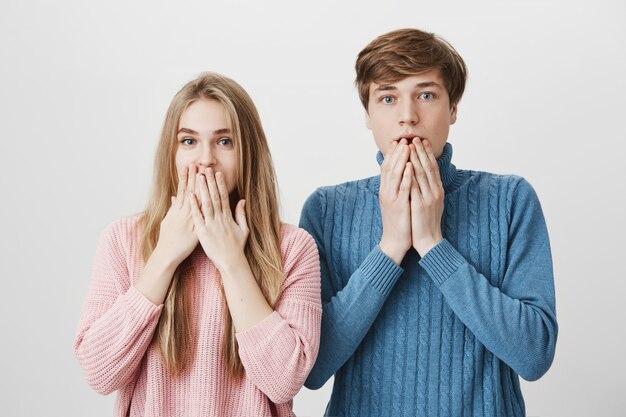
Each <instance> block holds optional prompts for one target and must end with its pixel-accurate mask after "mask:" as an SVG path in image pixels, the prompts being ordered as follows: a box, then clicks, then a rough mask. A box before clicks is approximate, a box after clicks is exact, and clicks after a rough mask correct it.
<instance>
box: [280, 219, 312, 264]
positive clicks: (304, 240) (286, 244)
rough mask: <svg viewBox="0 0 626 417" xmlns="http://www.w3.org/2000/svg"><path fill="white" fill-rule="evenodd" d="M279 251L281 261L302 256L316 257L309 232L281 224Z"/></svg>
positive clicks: (291, 225) (287, 224)
mask: <svg viewBox="0 0 626 417" xmlns="http://www.w3.org/2000/svg"><path fill="white" fill-rule="evenodd" d="M280 251H281V254H282V256H283V260H285V261H289V260H291V259H294V258H301V257H302V256H305V257H306V256H308V255H314V256H317V245H316V244H315V240H314V239H313V237H312V236H311V235H310V234H309V232H307V231H306V230H304V229H303V228H301V227H298V226H295V225H293V224H289V223H283V222H281V224H280Z"/></svg>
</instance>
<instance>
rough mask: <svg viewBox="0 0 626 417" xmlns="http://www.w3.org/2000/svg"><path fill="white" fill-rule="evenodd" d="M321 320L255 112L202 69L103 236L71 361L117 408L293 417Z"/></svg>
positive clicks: (308, 263) (301, 241) (315, 285)
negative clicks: (283, 214)
mask: <svg viewBox="0 0 626 417" xmlns="http://www.w3.org/2000/svg"><path fill="white" fill-rule="evenodd" d="M233 213H234V214H233ZM320 321H321V304H320V266H319V258H318V253H317V248H316V246H315V242H314V241H313V239H312V238H311V236H310V235H309V234H307V233H306V232H305V231H304V230H302V229H299V228H297V227H295V226H291V225H287V224H282V223H281V222H280V220H279V216H278V202H277V191H276V183H275V175H274V170H273V165H272V160H271V156H270V152H269V149H268V146H267V142H266V138H265V134H264V132H263V129H262V127H261V123H260V120H259V116H258V113H257V111H256V108H255V106H254V104H253V103H252V100H251V99H250V97H249V96H248V95H247V93H246V92H245V91H244V90H243V88H242V87H241V86H239V85H238V84H237V83H235V82H234V81H232V80H230V79H228V78H226V77H223V76H220V75H217V74H213V73H206V74H203V75H201V76H200V77H199V78H197V79H196V80H194V81H191V82H189V83H188V84H187V85H185V86H184V87H183V88H182V89H181V90H180V91H179V92H178V94H176V96H175V97H174V99H173V101H172V103H171V104H170V107H169V109H168V111H167V116H166V119H165V124H164V127H163V133H162V135H161V140H160V142H159V145H158V150H157V155H156V163H155V178H154V187H153V192H152V196H151V198H150V201H149V203H148V206H147V208H146V210H145V211H144V212H143V213H141V214H140V215H136V216H134V217H130V218H125V219H122V220H118V221H116V222H114V223H112V224H111V225H109V226H108V227H107V228H106V229H105V231H104V232H103V234H102V236H101V240H100V244H99V247H98V250H97V253H96V257H95V261H94V266H93V275H92V281H91V285H90V288H89V292H88V295H87V298H86V300H85V304H84V308H83V314H82V317H81V320H80V324H79V328H78V334H77V336H76V340H75V343H74V352H75V354H76V357H77V358H78V360H79V362H80V364H81V366H82V367H83V370H84V372H85V374H86V376H87V380H88V381H89V384H90V385H91V386H92V387H93V388H94V389H95V390H96V391H98V392H99V393H102V394H108V393H111V392H113V391H118V397H117V401H116V406H115V415H116V416H159V417H164V416H185V417H191V416H263V415H278V416H285V415H287V416H288V415H293V412H292V398H293V397H294V395H295V394H296V393H297V392H298V390H299V389H300V388H301V386H302V384H303V383H304V380H305V379H306V377H307V375H308V373H309V370H310V369H311V367H312V366H313V364H314V363H315V359H316V356H317V350H318V343H319V332H320Z"/></svg>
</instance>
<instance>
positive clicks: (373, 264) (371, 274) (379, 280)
mask: <svg viewBox="0 0 626 417" xmlns="http://www.w3.org/2000/svg"><path fill="white" fill-rule="evenodd" d="M359 269H360V270H361V273H362V274H363V276H364V277H365V278H366V279H367V280H368V281H369V282H370V283H371V284H372V286H373V287H374V288H376V289H377V290H378V291H380V292H381V294H383V295H384V296H385V297H386V296H388V295H389V293H390V292H391V289H392V288H393V286H394V284H395V283H396V281H397V280H398V278H399V277H400V275H402V272H404V269H402V268H401V267H400V266H398V265H396V263H395V262H394V261H392V260H391V258H389V257H388V256H387V255H385V254H384V253H383V251H381V250H380V248H379V247H378V246H376V247H375V248H374V249H372V251H371V252H370V253H369V255H367V257H366V258H365V259H364V260H363V263H362V264H361V267H360V268H359Z"/></svg>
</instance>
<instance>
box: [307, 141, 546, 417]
mask: <svg viewBox="0 0 626 417" xmlns="http://www.w3.org/2000/svg"><path fill="white" fill-rule="evenodd" d="M377 159H378V162H379V163H382V160H383V158H382V155H381V154H380V153H379V154H378V155H377ZM438 165H439V171H440V173H441V178H442V182H443V184H444V190H445V194H446V196H445V203H444V204H445V207H444V215H443V217H442V231H443V234H444V240H443V241H442V242H441V243H439V244H438V245H437V246H435V247H434V248H433V249H432V250H431V251H430V252H428V253H427V254H426V255H425V256H424V258H420V256H419V255H418V254H417V252H416V251H415V250H413V249H411V250H409V252H408V253H407V255H406V256H405V258H404V260H403V261H402V264H401V265H400V266H397V265H396V264H395V263H394V262H393V261H392V260H391V259H389V258H388V257H387V256H385V255H384V254H383V253H382V252H381V251H380V248H379V247H378V246H377V245H378V242H379V241H380V238H381V236H382V221H381V216H380V206H379V202H378V191H379V187H380V178H379V177H378V176H376V177H371V178H367V179H362V180H358V181H352V182H348V183H344V184H340V185H336V186H329V187H321V188H319V189H318V190H316V191H315V192H314V193H313V194H312V195H311V196H310V197H309V199H308V200H307V201H306V203H305V206H304V208H303V210H302V217H301V220H300V224H301V227H303V228H305V229H306V230H308V231H309V232H310V233H311V235H312V236H313V237H314V239H315V240H316V242H317V245H318V249H319V253H320V262H321V264H320V267H321V272H322V303H323V315H322V327H321V329H322V330H321V340H320V352H319V356H318V359H317V362H316V364H315V366H314V367H313V370H312V371H311V374H310V375H309V377H308V378H307V381H306V383H305V385H306V386H307V387H309V388H313V389H315V388H319V387H320V386H322V385H323V384H324V383H325V382H326V381H327V380H328V379H329V378H330V377H331V376H332V375H334V376H335V382H334V386H333V392H332V396H331V399H330V402H329V404H328V406H327V409H326V414H327V415H329V416H344V415H345V416H387V415H389V416H391V415H393V416H394V417H396V416H428V417H437V416H441V417H446V416H451V417H459V416H465V417H469V416H497V417H505V416H523V415H524V414H525V407H524V400H523V397H522V393H521V391H520V384H519V376H522V377H523V378H525V379H527V380H535V379H537V378H539V377H540V376H541V375H543V374H544V373H545V372H546V371H547V370H548V368H549V367H550V365H551V363H552V359H553V357H554V351H555V346H556V338H557V322H556V312H555V298H554V282H553V276H552V259H551V255H550V245H549V241H548V234H547V229H546V225H545V221H544V218H543V213H542V210H541V206H540V204H539V200H538V199H537V196H536V194H535V192H534V190H533V189H532V187H531V186H530V185H529V184H528V182H526V181H525V180H524V179H522V178H520V177H517V176H512V175H495V174H490V173H486V172H478V171H464V170H457V169H456V167H455V166H454V165H453V164H452V146H451V145H450V144H447V145H446V146H445V148H444V152H443V155H442V156H441V158H440V159H439V160H438Z"/></svg>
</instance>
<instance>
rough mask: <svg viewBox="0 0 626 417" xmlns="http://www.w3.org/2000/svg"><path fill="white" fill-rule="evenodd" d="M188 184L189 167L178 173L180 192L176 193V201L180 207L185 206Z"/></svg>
mask: <svg viewBox="0 0 626 417" xmlns="http://www.w3.org/2000/svg"><path fill="white" fill-rule="evenodd" d="M186 184H187V167H183V168H182V169H181V170H179V171H178V190H177V191H176V200H177V201H178V207H179V208H180V207H182V206H183V201H185V185H186Z"/></svg>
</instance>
